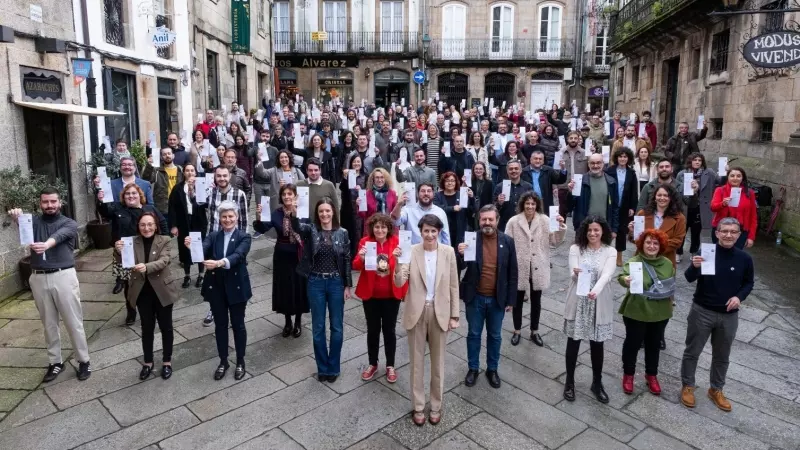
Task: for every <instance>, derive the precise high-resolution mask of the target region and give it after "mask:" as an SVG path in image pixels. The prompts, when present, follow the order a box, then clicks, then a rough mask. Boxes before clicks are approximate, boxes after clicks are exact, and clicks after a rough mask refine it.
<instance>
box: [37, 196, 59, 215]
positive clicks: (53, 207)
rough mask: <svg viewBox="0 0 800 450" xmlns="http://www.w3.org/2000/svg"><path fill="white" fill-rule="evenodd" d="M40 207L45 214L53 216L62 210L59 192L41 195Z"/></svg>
mask: <svg viewBox="0 0 800 450" xmlns="http://www.w3.org/2000/svg"><path fill="white" fill-rule="evenodd" d="M39 207H40V208H41V209H42V212H44V213H45V215H48V216H52V215H55V214H58V211H60V210H61V200H60V199H59V198H58V194H43V195H41V196H39Z"/></svg>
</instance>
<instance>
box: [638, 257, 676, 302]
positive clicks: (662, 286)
mask: <svg viewBox="0 0 800 450" xmlns="http://www.w3.org/2000/svg"><path fill="white" fill-rule="evenodd" d="M642 265H643V266H644V268H645V270H647V273H648V274H650V278H651V279H652V280H653V284H652V285H651V286H650V288H649V289H647V290H645V291H644V293H643V294H642V295H644V296H645V297H647V299H648V300H664V299H668V298H672V297H673V296H674V295H675V277H674V276H672V277H670V278H667V279H664V280H659V279H658V277H657V276H656V271H655V269H653V266H651V265H650V264H647V263H646V262H644V261H642Z"/></svg>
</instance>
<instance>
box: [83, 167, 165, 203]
mask: <svg viewBox="0 0 800 450" xmlns="http://www.w3.org/2000/svg"><path fill="white" fill-rule="evenodd" d="M119 171H120V174H121V175H122V176H121V177H119V178H114V179H113V180H111V195H112V197H113V198H114V201H115V202H120V203H121V202H122V198H121V197H120V194H121V193H122V188H124V187H125V186H127V185H128V184H130V183H136V185H137V186H139V188H140V189H141V190H142V192H144V196H145V198H146V199H147V204H148V205H152V204H153V188H152V186H151V185H150V182H149V181H147V180H143V179H141V178H139V177H138V176H137V175H136V160H135V159H133V157H132V156H123V157H122V158H120V159H119ZM94 185H95V187H96V188H100V177H97V176H96V177H94Z"/></svg>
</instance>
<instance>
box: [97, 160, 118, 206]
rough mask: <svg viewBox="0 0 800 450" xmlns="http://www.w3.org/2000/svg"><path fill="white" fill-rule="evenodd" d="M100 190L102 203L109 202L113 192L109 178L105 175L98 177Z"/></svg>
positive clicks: (112, 197) (112, 198)
mask: <svg viewBox="0 0 800 450" xmlns="http://www.w3.org/2000/svg"><path fill="white" fill-rule="evenodd" d="M104 169H105V167H104ZM100 190H101V191H103V203H111V202H113V201H114V200H115V199H114V194H113V192H111V179H110V178H108V177H106V176H101V177H100Z"/></svg>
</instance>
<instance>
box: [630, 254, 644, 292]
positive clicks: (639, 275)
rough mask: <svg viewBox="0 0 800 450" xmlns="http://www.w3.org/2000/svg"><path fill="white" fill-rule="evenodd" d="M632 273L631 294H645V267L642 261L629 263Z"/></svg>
mask: <svg viewBox="0 0 800 450" xmlns="http://www.w3.org/2000/svg"><path fill="white" fill-rule="evenodd" d="M628 267H629V268H630V274H631V285H630V290H631V294H644V268H643V267H642V263H641V262H632V263H628Z"/></svg>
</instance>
